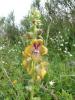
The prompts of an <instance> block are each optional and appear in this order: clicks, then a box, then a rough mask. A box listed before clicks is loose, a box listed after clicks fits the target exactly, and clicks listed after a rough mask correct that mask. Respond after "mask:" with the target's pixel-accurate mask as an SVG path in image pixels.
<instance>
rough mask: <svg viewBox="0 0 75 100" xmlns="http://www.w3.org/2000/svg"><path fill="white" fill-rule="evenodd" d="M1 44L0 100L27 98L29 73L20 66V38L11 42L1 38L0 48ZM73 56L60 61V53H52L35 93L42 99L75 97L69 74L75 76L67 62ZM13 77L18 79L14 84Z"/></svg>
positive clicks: (74, 82)
mask: <svg viewBox="0 0 75 100" xmlns="http://www.w3.org/2000/svg"><path fill="white" fill-rule="evenodd" d="M3 45H4V47H3V49H0V100H29V91H27V90H26V88H25V87H26V86H27V85H28V80H30V76H29V75H28V74H27V72H26V71H25V70H24V68H23V67H22V65H21V63H22V51H23V49H24V45H23V43H22V41H21V42H19V43H16V44H13V45H11V44H10V43H9V41H8V40H6V39H3V38H1V39H0V47H2V46H3ZM50 55H52V54H49V56H48V58H49V59H50ZM53 55H54V54H53ZM72 59H74V57H73V58H68V57H66V59H65V60H63V61H62V60H61V59H60V56H58V55H57V54H55V56H53V57H52V58H51V60H49V66H48V72H47V75H46V76H45V78H44V80H42V82H41V84H40V86H39V87H40V89H39V91H37V92H36V94H35V96H37V97H41V100H57V98H59V100H74V99H73V98H74V97H75V76H72V75H75V67H74V66H70V65H69V64H68V62H69V61H70V60H72ZM15 80H16V81H17V82H16V83H14V84H13V82H14V81H15ZM50 81H54V82H55V83H54V86H51V85H50V84H49V82H50ZM37 88H38V87H36V90H37ZM52 91H54V92H53V94H54V96H55V98H54V96H53V95H52ZM72 97H73V98H72ZM38 100H39V99H38Z"/></svg>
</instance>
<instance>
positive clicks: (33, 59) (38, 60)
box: [22, 8, 48, 100]
mask: <svg viewBox="0 0 75 100" xmlns="http://www.w3.org/2000/svg"><path fill="white" fill-rule="evenodd" d="M40 18H41V14H40V12H39V11H38V10H37V9H36V8H33V9H32V10H31V13H30V15H29V19H30V30H29V32H27V33H28V34H26V35H27V36H30V37H31V38H28V44H27V46H26V47H25V49H24V51H23V52H22V54H23V56H24V59H23V66H24V68H25V70H26V71H27V73H28V74H29V75H30V76H31V80H32V84H31V98H30V99H31V100H34V92H35V91H34V84H35V85H36V84H37V83H40V82H41V81H42V80H43V79H44V77H45V75H46V73H47V68H48V62H47V61H45V55H47V53H48V49H47V48H46V46H45V41H44V40H43V37H42V34H41V31H40V30H42V29H41V25H42V22H41V20H40ZM40 37H41V38H40ZM33 91H34V92H33ZM39 100H40V99H39Z"/></svg>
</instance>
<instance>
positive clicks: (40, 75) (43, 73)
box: [37, 68, 47, 80]
mask: <svg viewBox="0 0 75 100" xmlns="http://www.w3.org/2000/svg"><path fill="white" fill-rule="evenodd" d="M46 73H47V71H46V69H45V68H41V69H40V70H39V72H38V73H37V80H42V79H43V78H44V76H45V75H46Z"/></svg>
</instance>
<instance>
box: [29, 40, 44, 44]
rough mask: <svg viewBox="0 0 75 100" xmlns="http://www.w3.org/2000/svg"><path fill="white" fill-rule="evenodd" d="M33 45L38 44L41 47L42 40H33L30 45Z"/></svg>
mask: <svg viewBox="0 0 75 100" xmlns="http://www.w3.org/2000/svg"><path fill="white" fill-rule="evenodd" d="M34 43H36V44H39V43H40V44H41V45H42V44H43V40H42V39H33V40H32V42H31V44H34Z"/></svg>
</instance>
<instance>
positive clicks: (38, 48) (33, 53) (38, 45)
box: [23, 39, 48, 60]
mask: <svg viewBox="0 0 75 100" xmlns="http://www.w3.org/2000/svg"><path fill="white" fill-rule="evenodd" d="M47 52H48V49H47V48H46V47H45V46H44V45H43V40H42V39H33V40H32V42H31V44H30V45H28V46H27V47H26V48H25V50H24V52H23V55H24V56H25V57H32V59H35V60H37V59H38V58H41V56H42V55H45V54H47Z"/></svg>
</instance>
